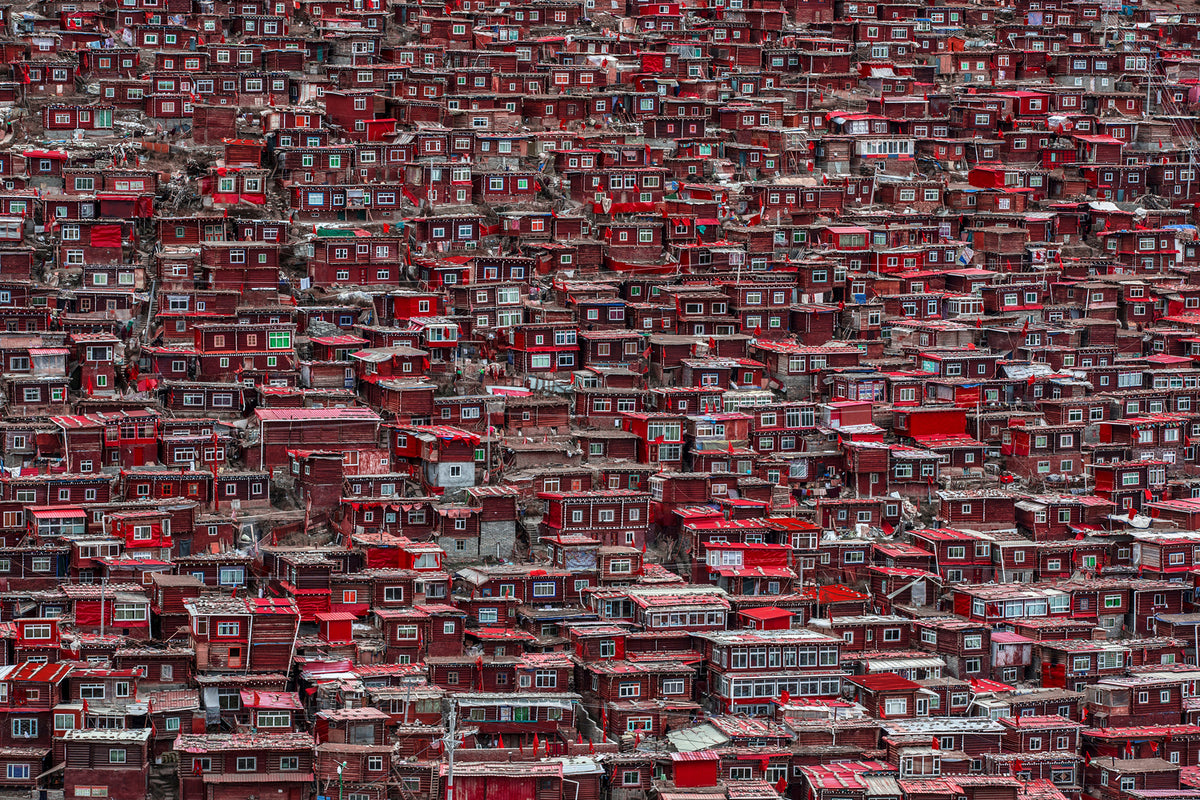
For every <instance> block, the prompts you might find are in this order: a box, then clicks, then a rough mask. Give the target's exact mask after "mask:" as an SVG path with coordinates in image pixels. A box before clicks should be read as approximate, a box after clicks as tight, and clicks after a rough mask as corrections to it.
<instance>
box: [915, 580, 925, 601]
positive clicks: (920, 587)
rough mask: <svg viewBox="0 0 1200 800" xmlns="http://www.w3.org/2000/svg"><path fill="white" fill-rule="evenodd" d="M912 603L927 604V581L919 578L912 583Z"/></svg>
mask: <svg viewBox="0 0 1200 800" xmlns="http://www.w3.org/2000/svg"><path fill="white" fill-rule="evenodd" d="M912 604H913V605H914V606H923V605H925V581H924V579H918V580H917V581H916V582H915V583H913V585H912Z"/></svg>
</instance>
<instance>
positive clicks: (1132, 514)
mask: <svg viewBox="0 0 1200 800" xmlns="http://www.w3.org/2000/svg"><path fill="white" fill-rule="evenodd" d="M1136 515H1137V510H1136V509H1134V507H1133V506H1130V507H1129V518H1130V519H1133V518H1134V516H1136ZM1084 710H1085V711H1086V710H1087V709H1084Z"/></svg>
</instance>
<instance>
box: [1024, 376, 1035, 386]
mask: <svg viewBox="0 0 1200 800" xmlns="http://www.w3.org/2000/svg"><path fill="white" fill-rule="evenodd" d="M1035 383H1037V378H1035V377H1034V376H1033V375H1030V376H1029V377H1028V378H1026V379H1025V385H1026V386H1033V385H1034V384H1035Z"/></svg>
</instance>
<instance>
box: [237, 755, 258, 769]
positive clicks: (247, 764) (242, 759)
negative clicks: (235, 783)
mask: <svg viewBox="0 0 1200 800" xmlns="http://www.w3.org/2000/svg"><path fill="white" fill-rule="evenodd" d="M237 771H238V772H257V771H258V759H257V758H255V757H254V756H239V757H238V760H237Z"/></svg>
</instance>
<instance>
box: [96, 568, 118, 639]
mask: <svg viewBox="0 0 1200 800" xmlns="http://www.w3.org/2000/svg"><path fill="white" fill-rule="evenodd" d="M107 587H108V578H101V579H100V638H104V590H105V589H106V588H107ZM116 607H117V604H116V603H113V609H114V610H116Z"/></svg>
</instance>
